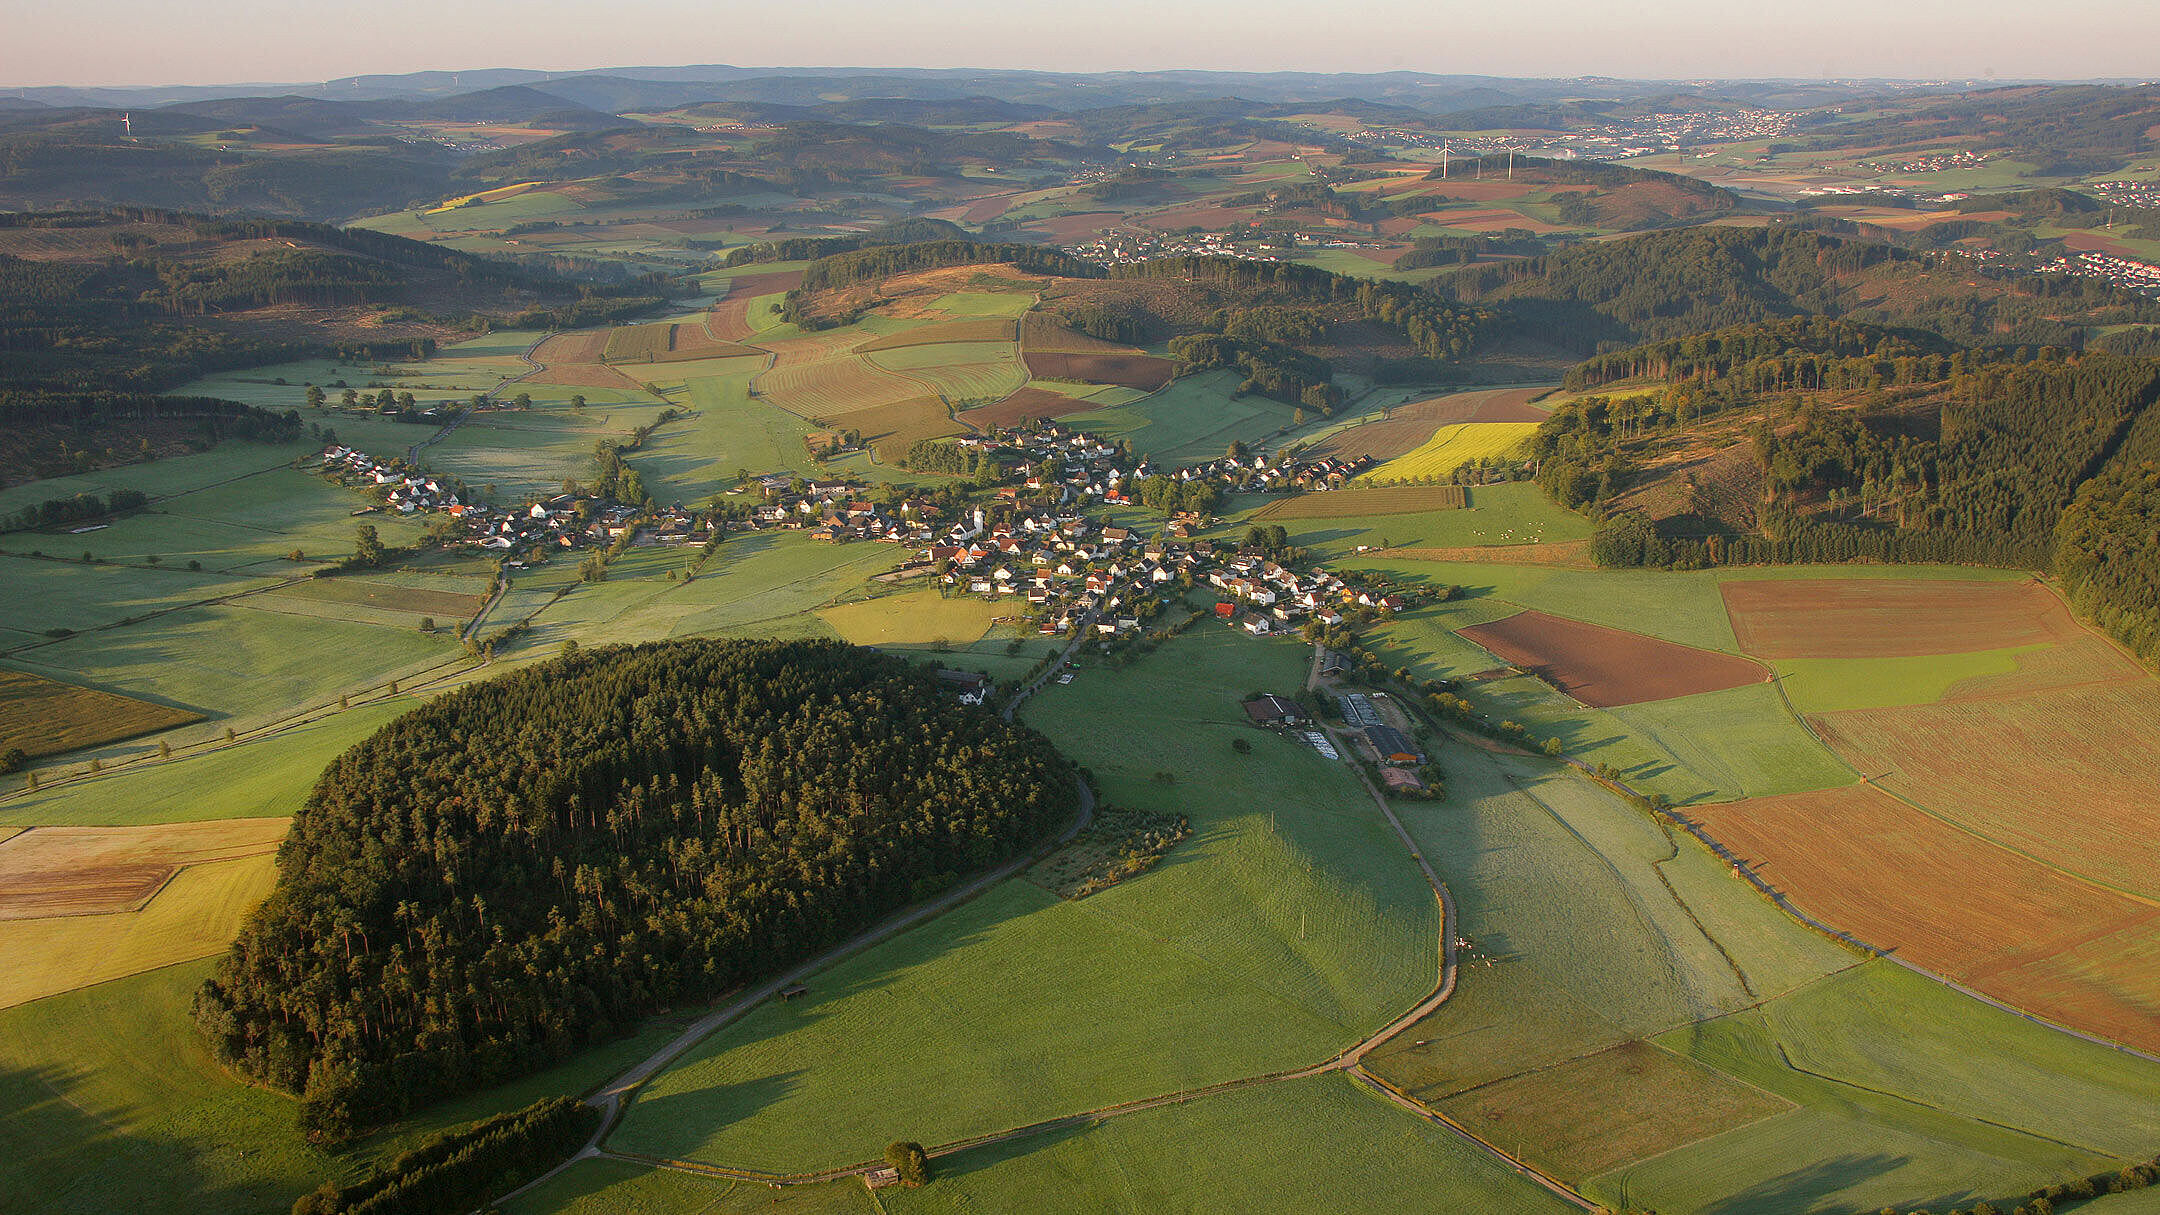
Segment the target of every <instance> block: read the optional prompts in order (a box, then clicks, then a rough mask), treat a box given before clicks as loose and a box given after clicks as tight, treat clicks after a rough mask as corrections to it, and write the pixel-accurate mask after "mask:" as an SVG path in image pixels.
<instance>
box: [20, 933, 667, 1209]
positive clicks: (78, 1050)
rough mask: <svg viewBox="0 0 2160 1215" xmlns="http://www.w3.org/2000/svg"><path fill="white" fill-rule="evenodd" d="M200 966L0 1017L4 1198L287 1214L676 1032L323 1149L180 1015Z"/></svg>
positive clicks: (283, 1105)
mask: <svg viewBox="0 0 2160 1215" xmlns="http://www.w3.org/2000/svg"><path fill="white" fill-rule="evenodd" d="M210 969H211V963H210V962H209V961H207V960H206V961H201V962H189V963H184V964H181V965H177V966H168V967H165V968H163V969H160V970H154V971H150V972H147V973H144V974H139V975H135V976H133V977H130V978H126V979H120V980H116V981H113V982H109V983H100V984H98V985H96V986H94V987H87V988H83V989H81V990H78V991H72V992H69V993H67V994H65V995H59V996H53V997H50V998H47V999H43V1000H38V1001H35V1002H33V1003H29V1004H23V1005H18V1006H17V1007H14V1008H10V1009H5V1010H0V1193H5V1194H8V1195H10V1196H11V1197H12V1196H18V1195H26V1194H34V1195H36V1196H37V1205H36V1208H35V1209H37V1210H39V1211H42V1212H53V1213H55V1215H78V1213H79V1215H96V1213H101V1212H110V1211H118V1210H130V1209H142V1210H171V1209H182V1208H184V1209H186V1210H189V1211H200V1212H205V1213H208V1215H226V1213H230V1215H260V1213H261V1212H264V1211H282V1210H286V1209H288V1208H289V1207H290V1206H291V1204H292V1201H293V1199H295V1198H297V1197H299V1195H300V1194H301V1193H302V1192H303V1191H306V1190H310V1189H313V1188H314V1187H315V1186H316V1185H318V1184H320V1183H321V1182H322V1181H323V1180H325V1179H326V1178H337V1179H339V1180H355V1179H357V1178H358V1177H359V1176H361V1175H362V1174H364V1173H365V1172H366V1171H367V1167H368V1165H369V1163H370V1162H372V1161H375V1160H378V1159H380V1158H383V1157H386V1156H389V1155H395V1154H396V1153H397V1152H398V1151H401V1150H404V1149H405V1148H406V1147H409V1146H411V1144H412V1142H413V1141H414V1139H415V1138H416V1137H417V1136H418V1135H420V1134H423V1133H426V1132H427V1131H430V1130H433V1129H437V1128H440V1127H444V1126H450V1125H454V1124H457V1123H462V1122H468V1121H471V1120H472V1119H475V1118H480V1117H484V1116H486V1115H488V1114H491V1113H495V1112H498V1111H501V1110H507V1109H514V1108H517V1107H520V1106H523V1105H526V1104H528V1103H530V1102H532V1101H534V1100H536V1099H538V1098H540V1097H543V1096H553V1095H556V1094H561V1093H576V1092H582V1091H584V1090H585V1089H586V1088H588V1087H591V1086H593V1085H596V1084H598V1083H599V1082H601V1081H602V1080H604V1079H605V1078H606V1077H608V1076H610V1075H612V1074H614V1073H615V1072H617V1071H619V1070H620V1069H621V1068H623V1067H624V1066H626V1065H627V1064H628V1063H629V1062H630V1061H632V1060H634V1059H637V1058H640V1057H642V1056H644V1055H645V1054H648V1053H650V1052H651V1051H653V1050H654V1049H656V1048H658V1047H659V1045H660V1044H661V1043H662V1042H664V1041H665V1040H666V1039H667V1037H668V1036H669V1035H672V1034H673V1033H674V1032H676V1030H675V1028H674V1026H673V1025H671V1024H670V1023H667V1022H655V1023H653V1024H652V1025H650V1026H648V1027H647V1028H646V1029H645V1030H643V1031H642V1032H641V1033H640V1034H638V1035H637V1036H634V1037H630V1038H626V1039H623V1040H621V1041H619V1042H615V1043H611V1044H609V1045H607V1046H604V1047H601V1048H599V1049H597V1050H594V1051H591V1052H588V1053H587V1054H585V1055H583V1056H581V1057H580V1058H578V1059H577V1060H574V1061H573V1062H571V1063H569V1064H565V1065H563V1066H561V1067H558V1068H555V1069H552V1070H550V1071H546V1072H542V1073H540V1074H538V1075H535V1076H532V1077H529V1078H527V1079H525V1080H522V1081H519V1082H516V1083H514V1084H510V1085H506V1086H504V1087H502V1088H500V1089H496V1090H493V1091H490V1092H487V1093H482V1094H476V1095H473V1096H468V1097H461V1098H458V1099H455V1100H452V1101H449V1102H445V1103H443V1104H442V1105H439V1106H437V1107H435V1108H433V1109H430V1110H429V1111H427V1113H426V1114H425V1115H423V1116H421V1117H418V1118H414V1119H410V1120H408V1121H406V1122H404V1123H400V1124H398V1125H396V1126H394V1127H392V1128H390V1129H389V1131H388V1132H386V1133H383V1134H379V1135H377V1136H374V1137H372V1138H370V1139H368V1140H365V1141H363V1142H362V1143H360V1144H358V1145H356V1146H355V1147H354V1148H352V1149H350V1150H348V1151H346V1152H343V1153H340V1154H331V1153H327V1152H324V1151H321V1150H319V1149H317V1148H314V1147H311V1146H309V1145H308V1144H307V1142H306V1141H305V1140H303V1139H302V1138H301V1136H300V1134H299V1132H298V1131H297V1130H296V1129H295V1127H294V1124H293V1117H294V1110H295V1107H294V1104H293V1102H292V1101H291V1100H290V1099H288V1098H286V1097H283V1096H280V1095H278V1094H275V1093H272V1092H269V1091H267V1090H263V1089H258V1088H250V1087H248V1086H245V1085H242V1084H239V1083H237V1082H235V1081H234V1080H232V1079H231V1078H229V1077H228V1076H226V1075H225V1074H224V1073H223V1072H222V1071H220V1070H219V1069H218V1067H217V1065H216V1064H215V1063H214V1062H213V1061H212V1060H211V1058H210V1056H209V1053H208V1052H207V1051H206V1050H205V1049H204V1047H203V1045H202V1040H201V1038H200V1037H199V1036H198V1035H197V1034H196V1032H195V1028H194V1022H193V1019H192V1018H191V1017H190V1016H189V1014H188V1005H189V1001H191V1000H192V999H193V998H194V994H195V991H196V989H197V988H198V987H200V986H201V985H202V981H203V980H204V979H205V978H207V977H208V976H209V973H210Z"/></svg>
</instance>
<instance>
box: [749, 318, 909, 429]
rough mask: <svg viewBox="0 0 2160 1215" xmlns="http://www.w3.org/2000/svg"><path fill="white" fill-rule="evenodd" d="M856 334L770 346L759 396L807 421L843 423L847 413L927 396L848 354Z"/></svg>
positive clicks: (758, 383)
mask: <svg viewBox="0 0 2160 1215" xmlns="http://www.w3.org/2000/svg"><path fill="white" fill-rule="evenodd" d="M861 336H862V335H861V334H859V333H847V334H841V335H837V336H836V337H827V338H807V339H802V340H801V341H790V342H785V343H775V344H774V347H773V350H774V353H775V354H776V355H777V356H778V358H777V360H776V361H775V363H774V364H773V367H772V370H770V371H767V372H766V373H765V374H763V375H761V376H759V377H758V378H757V381H756V384H755V387H756V389H757V393H758V395H759V396H760V397H763V398H764V399H765V400H767V401H770V402H771V403H772V404H774V405H777V406H779V407H780V408H782V409H785V410H787V411H788V412H789V413H793V414H798V415H800V416H802V417H806V418H833V419H839V420H844V419H845V418H846V416H847V415H848V414H850V413H854V412H857V411H860V410H868V409H876V408H879V407H880V406H886V405H894V404H898V403H900V402H902V401H907V400H910V399H913V398H919V397H923V396H927V395H928V392H927V390H926V388H925V386H924V385H923V384H921V383H919V382H917V381H915V380H911V379H908V378H907V377H905V376H901V375H896V374H894V373H893V372H890V371H887V370H885V369H884V368H882V367H880V366H878V365H877V364H875V363H873V362H871V361H870V360H869V359H868V358H867V357H865V356H863V355H859V354H854V353H851V347H852V346H853V345H854V343H856V342H858V341H860V340H861Z"/></svg>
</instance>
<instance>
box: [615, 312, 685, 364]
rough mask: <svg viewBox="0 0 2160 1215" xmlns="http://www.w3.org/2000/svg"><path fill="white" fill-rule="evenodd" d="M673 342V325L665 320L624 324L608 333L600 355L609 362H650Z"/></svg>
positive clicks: (657, 357) (666, 351)
mask: <svg viewBox="0 0 2160 1215" xmlns="http://www.w3.org/2000/svg"><path fill="white" fill-rule="evenodd" d="M674 342H675V326H673V325H670V324H668V323H667V322H665V321H655V322H653V323H651V324H647V325H624V326H622V327H620V328H618V329H616V330H614V331H613V332H611V333H609V334H608V339H607V351H606V353H605V354H604V355H603V356H602V357H604V358H605V359H607V361H608V362H610V363H650V362H653V361H655V360H657V359H659V358H661V357H663V356H664V355H666V354H667V353H668V351H670V350H672V349H673V348H674Z"/></svg>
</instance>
